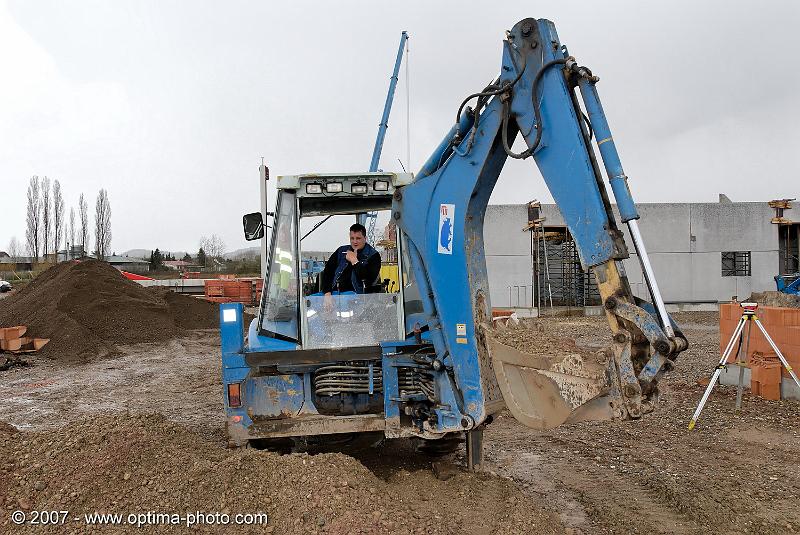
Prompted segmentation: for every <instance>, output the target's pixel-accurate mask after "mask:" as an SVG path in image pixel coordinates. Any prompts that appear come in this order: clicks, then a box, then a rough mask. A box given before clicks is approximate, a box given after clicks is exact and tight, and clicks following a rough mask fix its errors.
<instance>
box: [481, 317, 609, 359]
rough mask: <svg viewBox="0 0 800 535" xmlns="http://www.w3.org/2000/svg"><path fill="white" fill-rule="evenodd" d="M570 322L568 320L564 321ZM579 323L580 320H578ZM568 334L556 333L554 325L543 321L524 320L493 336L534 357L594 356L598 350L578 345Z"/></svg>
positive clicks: (496, 330)
mask: <svg viewBox="0 0 800 535" xmlns="http://www.w3.org/2000/svg"><path fill="white" fill-rule="evenodd" d="M562 321H564V322H568V320H566V319H564V320H562ZM578 321H579V320H578ZM565 334H566V333H561V332H554V331H553V330H552V325H550V324H549V323H547V322H543V321H541V320H534V319H527V318H526V319H522V320H520V321H519V323H517V324H513V323H509V324H508V325H507V326H505V327H500V328H497V329H495V330H494V331H493V333H492V336H493V337H494V338H495V340H497V341H498V342H501V343H503V344H505V345H507V346H511V347H513V348H515V349H517V350H519V351H522V352H523V353H530V354H534V355H554V356H555V355H563V354H565V353H579V354H581V355H583V356H585V357H591V356H593V353H594V352H595V351H596V350H597V349H596V348H595V349H591V348H587V347H584V346H582V345H581V344H578V343H576V340H575V339H574V338H573V337H570V336H566V335H565Z"/></svg>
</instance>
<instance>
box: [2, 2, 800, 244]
mask: <svg viewBox="0 0 800 535" xmlns="http://www.w3.org/2000/svg"><path fill="white" fill-rule="evenodd" d="M500 5H502V6H503V7H502V8H501V7H497V6H500ZM799 6H800V4H798V2H793V1H784V2H778V1H775V2H769V1H764V2H758V3H753V2H730V1H715V2H710V1H703V2H700V1H697V0H695V1H676V0H669V1H658V2H655V1H651V2H647V1H641V0H639V1H633V0H631V1H606V2H602V3H600V2H566V1H560V2H547V3H539V2H529V1H528V2H498V3H495V4H494V5H492V4H487V3H486V2H414V1H406V2H340V1H338V2H299V1H295V2H281V3H277V2H255V1H252V2H245V1H228V2H200V1H191V2H190V1H188V0H187V1H164V0H159V1H151V2H144V1H139V2H125V3H123V2H89V1H81V2H75V1H64V0H57V1H51V2H44V1H31V0H20V1H9V2H0V51H2V52H0V72H1V73H2V82H1V83H0V183H2V191H1V192H0V193H1V195H2V204H0V249H4V248H5V247H6V245H7V244H8V241H9V239H10V238H11V237H12V236H16V237H17V238H18V239H19V240H20V241H23V242H24V235H25V188H26V185H27V182H28V179H29V177H30V176H31V175H40V176H44V175H47V176H48V177H50V178H51V179H53V180H54V179H58V180H60V181H61V185H62V188H63V190H64V193H65V199H66V204H67V212H69V207H70V206H75V205H76V204H77V198H78V195H79V194H80V193H81V192H84V193H85V194H86V195H87V196H88V198H89V205H90V208H91V210H92V211H93V208H94V200H95V197H96V195H97V191H98V190H99V189H100V188H102V187H105V188H106V189H107V190H108V192H109V197H110V200H111V208H112V219H111V221H112V230H113V240H112V244H111V248H112V249H113V250H114V251H117V252H121V251H124V250H127V249H131V248H147V249H150V248H155V247H160V248H162V249H168V250H189V251H196V250H197V248H198V239H199V237H200V236H201V235H210V234H212V233H216V234H218V235H220V236H221V237H222V238H223V240H224V241H225V243H226V244H227V248H228V250H233V249H236V248H239V247H244V246H246V245H247V242H245V241H244V239H243V238H242V237H241V236H242V230H241V215H242V214H243V213H246V212H250V211H256V210H258V208H259V203H258V164H259V162H260V157H261V156H263V157H265V159H266V161H267V163H268V165H269V167H270V169H271V171H272V174H273V175H278V174H294V173H303V172H345V171H359V170H366V169H367V167H368V166H369V160H370V156H371V153H372V147H373V144H374V140H375V134H376V131H377V125H378V122H379V120H380V114H381V111H382V108H383V102H384V99H385V97H386V90H387V87H388V79H389V75H390V71H391V67H392V65H393V62H394V57H395V53H396V51H397V45H398V42H399V37H400V32H401V31H402V30H407V31H408V32H409V34H410V36H411V39H410V42H409V44H410V62H409V65H410V76H409V79H410V87H411V90H410V101H411V107H410V116H411V121H410V134H411V149H410V152H411V161H410V166H411V169H413V170H415V171H416V169H418V167H419V165H420V164H421V163H422V161H424V159H425V158H427V156H428V155H429V153H430V151H432V150H433V148H434V147H435V146H436V144H437V143H438V142H439V140H440V139H441V138H442V136H443V135H444V134H445V133H446V132H447V130H448V129H449V128H450V126H451V124H452V122H453V118H454V116H455V112H456V109H457V107H458V104H459V103H460V101H461V100H462V99H463V97H465V96H466V95H467V94H469V93H471V92H473V91H475V90H479V89H481V88H482V87H483V86H484V85H485V84H486V83H487V82H488V81H489V80H490V79H492V78H493V77H494V76H495V75H496V74H497V71H498V69H499V65H500V58H501V52H502V46H501V41H502V39H503V38H504V30H506V29H509V28H511V27H512V26H513V25H514V24H515V23H516V22H517V21H518V20H520V19H522V18H525V17H529V16H530V17H537V18H548V19H551V20H553V21H554V22H555V24H556V27H557V28H558V31H559V35H560V37H561V40H562V42H563V43H565V44H566V45H567V46H568V47H569V50H570V52H571V53H572V54H573V55H574V56H576V57H577V58H578V61H579V62H580V63H581V64H585V65H587V66H589V67H590V68H591V69H592V70H593V71H594V73H595V74H597V75H599V76H600V78H601V81H600V83H599V85H598V90H599V92H600V96H601V98H602V99H603V104H604V107H605V111H606V114H607V116H608V118H609V122H610V124H611V128H612V131H613V132H614V137H615V140H616V144H617V147H618V149H619V151H620V154H621V157H622V161H623V165H624V167H625V169H626V172H627V174H628V175H629V176H630V186H631V190H632V192H633V195H634V198H635V199H636V200H637V202H664V201H677V202H680V201H683V202H713V201H716V200H717V195H718V193H726V194H727V195H728V196H729V197H730V198H731V199H732V200H734V201H752V200H757V201H765V200H769V199H772V198H782V197H794V196H796V195H798V193H800V192H798V189H800V188H798V179H799V178H800V173H799V172H798V171H800V162H799V161H798V158H797V154H798V151H800V133H799V132H800V96H798V87H799V86H800V83H799V82H800V70H799V69H798V68H797V64H796V62H797V58H796V55H797V52H798V50H800V37H799V36H798V30H797V28H798V25H800V7H799ZM406 97H407V93H406V90H405V73H403V74H402V76H401V80H400V84H399V86H398V91H397V96H396V100H395V107H394V109H393V115H392V119H391V120H390V128H389V133H388V136H387V140H386V144H385V147H384V150H383V158H382V161H381V166H382V168H384V169H386V170H393V171H399V170H400V164H399V163H398V158H399V159H402V160H403V163H404V164H405V165H406V166H408V165H409V164H408V162H406V161H405V160H406V152H407V147H406V134H407V127H406V121H405V116H406V100H407V98H406ZM271 198H272V199H274V193H272V194H271ZM532 198H539V199H541V200H544V201H547V200H548V199H549V195H548V193H547V191H546V188H545V186H544V184H543V182H542V180H541V177H540V176H539V175H538V172H537V171H536V170H535V165H534V164H533V162H531V161H530V160H527V161H524V162H517V161H509V163H507V164H506V169H505V171H504V174H503V176H502V177H501V179H500V182H499V184H498V186H497V188H496V189H495V193H494V195H493V197H492V202H493V203H516V202H524V201H525V200H528V199H532ZM798 212H800V208H798ZM788 215H789V217H792V214H791V213H789V214H788ZM795 216H797V217H796V219H800V214H795Z"/></svg>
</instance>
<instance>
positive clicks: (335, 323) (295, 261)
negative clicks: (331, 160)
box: [245, 173, 405, 350]
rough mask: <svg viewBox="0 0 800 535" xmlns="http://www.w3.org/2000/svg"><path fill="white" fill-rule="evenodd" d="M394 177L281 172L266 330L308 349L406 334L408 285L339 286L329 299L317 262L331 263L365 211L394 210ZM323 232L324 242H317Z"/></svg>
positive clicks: (262, 330)
mask: <svg viewBox="0 0 800 535" xmlns="http://www.w3.org/2000/svg"><path fill="white" fill-rule="evenodd" d="M395 177H396V175H393V174H385V173H374V174H370V173H367V174H361V175H343V174H336V175H301V176H293V177H279V179H278V191H279V193H278V200H277V206H276V213H275V220H274V228H273V234H272V241H271V244H270V253H269V267H268V273H267V276H266V281H265V286H264V288H265V290H264V298H263V302H262V306H261V309H260V314H259V335H260V336H265V337H272V338H274V339H276V340H281V341H290V342H294V343H296V345H297V348H298V349H304V350H320V349H335V348H345V347H366V346H374V347H377V346H379V344H380V342H381V341H384V340H401V339H403V338H404V336H405V334H404V329H405V322H404V313H403V285H402V284H399V285H397V286H393V287H392V288H385V289H384V288H383V287H382V286H381V285H380V284H379V281H377V280H376V281H373V284H371V285H370V287H368V288H367V292H365V293H355V292H352V291H350V292H337V291H334V292H333V295H332V296H330V297H328V298H327V299H326V297H325V295H324V294H323V292H322V288H321V286H320V278H321V275H322V274H321V273H320V270H319V267H317V269H312V268H311V267H310V266H314V265H316V266H324V261H325V260H327V259H328V257H329V255H330V254H331V253H332V252H333V251H335V250H336V249H337V248H338V246H339V245H341V244H342V242H344V241H345V240H346V237H347V228H348V227H349V225H350V224H352V223H355V222H356V221H357V220H358V219H362V220H363V219H365V218H366V217H367V216H366V214H370V217H376V218H377V217H378V214H380V213H381V212H384V213H388V211H389V209H390V208H391V199H392V193H393V191H394V187H393V186H392V181H393V180H394V181H395V182H397V179H396V178H395ZM376 187H377V188H378V189H376ZM354 191H355V193H353V192H354ZM386 219H388V218H386ZM245 232H246V233H247V229H245ZM391 232H392V233H393V236H390V238H391V239H389V240H385V241H386V242H388V243H389V244H391V247H392V248H397V247H399V245H398V241H397V239H396V228H394V227H393V228H392V230H391ZM321 235H322V236H323V237H324V239H323V240H320V239H316V240H314V238H319V237H320V236H321ZM312 242H313V243H314V244H315V245H316V247H315V246H314V245H310V243H312ZM320 243H324V244H325V245H324V246H323V247H320V245H319V244H320ZM314 249H316V250H314ZM319 249H324V250H319ZM381 253H383V254H382V255H381V256H382V257H384V258H382V260H386V258H385V257H386V256H387V249H384V250H383V251H380V250H379V251H378V253H377V254H381Z"/></svg>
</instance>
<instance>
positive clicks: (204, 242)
mask: <svg viewBox="0 0 800 535" xmlns="http://www.w3.org/2000/svg"><path fill="white" fill-rule="evenodd" d="M200 248H201V249H203V251H204V252H205V253H206V255H208V256H209V257H211V258H222V256H223V255H224V254H225V242H224V241H222V238H220V237H219V236H217V235H216V234H212V235H211V237H210V238H207V237H205V236H201V237H200Z"/></svg>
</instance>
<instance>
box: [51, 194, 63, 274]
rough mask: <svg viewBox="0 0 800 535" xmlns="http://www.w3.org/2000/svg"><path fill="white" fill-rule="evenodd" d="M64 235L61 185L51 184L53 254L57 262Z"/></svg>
mask: <svg viewBox="0 0 800 535" xmlns="http://www.w3.org/2000/svg"><path fill="white" fill-rule="evenodd" d="M63 234H64V197H63V196H62V195H61V183H60V182H59V181H58V180H57V179H56V181H55V182H53V252H54V253H56V261H57V260H58V248H59V247H60V246H61V236H62V235H63Z"/></svg>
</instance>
